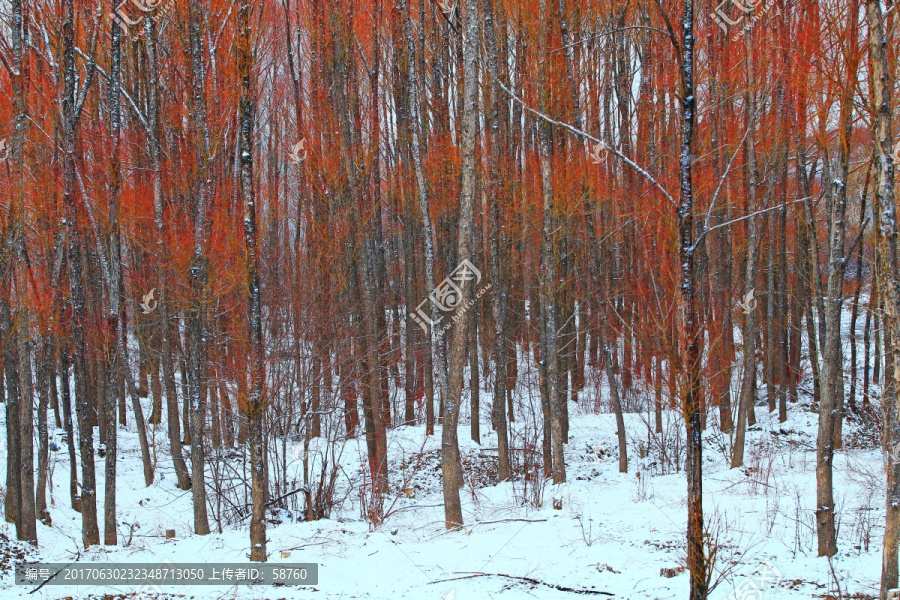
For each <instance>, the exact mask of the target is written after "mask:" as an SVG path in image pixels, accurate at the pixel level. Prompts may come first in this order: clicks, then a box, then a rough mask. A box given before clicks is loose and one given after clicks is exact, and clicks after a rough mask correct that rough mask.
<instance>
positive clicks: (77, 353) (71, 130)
mask: <svg viewBox="0 0 900 600" xmlns="http://www.w3.org/2000/svg"><path fill="white" fill-rule="evenodd" d="M62 30H63V77H64V80H65V81H64V87H65V89H64V91H63V97H62V120H61V121H62V132H63V138H62V146H63V180H64V181H63V198H64V204H65V206H66V229H67V231H66V237H67V239H68V244H69V247H68V254H69V287H70V297H69V303H70V305H71V315H72V323H71V338H72V356H73V358H74V366H75V400H76V402H77V404H76V407H77V409H76V412H77V415H78V430H79V446H80V451H81V470H82V477H81V535H82V543H83V544H84V546H85V547H87V546H92V545H94V544H99V543H100V530H99V527H98V523H97V481H96V471H95V468H94V432H93V407H94V406H96V404H97V402H96V398H95V397H94V394H93V393H92V392H89V390H90V386H89V385H88V377H89V375H90V374H89V372H88V358H89V357H88V348H87V345H86V344H85V336H84V331H85V329H86V326H87V311H86V307H85V290H84V278H83V263H82V254H81V248H82V236H81V230H80V227H79V226H78V223H79V222H80V221H81V219H79V216H78V200H77V198H76V195H77V192H76V185H75V153H76V144H75V140H76V133H77V132H76V128H77V126H78V116H79V110H80V106H78V105H76V103H78V98H77V97H76V81H75V80H76V68H75V10H74V1H73V0H63V25H62ZM85 93H86V88H85ZM89 394H91V395H90V396H89Z"/></svg>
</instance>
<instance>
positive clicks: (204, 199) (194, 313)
mask: <svg viewBox="0 0 900 600" xmlns="http://www.w3.org/2000/svg"><path fill="white" fill-rule="evenodd" d="M201 9H202V7H201V5H200V1H199V0H191V2H190V4H189V22H188V32H189V36H188V37H189V39H190V59H191V78H190V79H191V93H192V105H191V116H192V119H193V121H194V126H195V127H196V132H197V136H198V137H199V140H198V143H197V152H198V154H199V156H198V157H197V158H198V160H197V164H198V177H197V181H196V194H197V197H196V201H195V210H196V213H195V217H194V219H195V220H194V255H193V257H192V259H191V265H190V269H189V273H188V275H189V280H190V288H191V301H190V307H189V310H188V319H187V323H188V325H187V328H188V331H187V333H188V338H189V348H188V372H189V373H188V375H189V377H188V389H189V393H190V397H189V399H188V400H189V402H190V433H191V440H192V443H191V490H192V497H193V504H194V533H196V534H197V535H207V534H208V533H209V531H210V530H209V517H208V515H207V507H206V475H205V463H206V457H205V450H204V446H203V443H204V422H205V418H206V410H205V408H206V402H205V398H204V395H205V389H206V382H205V366H206V349H207V340H206V337H207V323H206V302H205V299H206V288H207V285H208V283H209V258H208V257H207V256H206V244H207V222H206V221H207V209H208V206H209V201H210V194H209V178H210V176H211V173H210V168H209V161H210V139H209V132H208V129H207V124H206V66H205V62H204V61H205V55H206V44H205V43H204V41H203V36H204V31H203V28H202V23H203V21H204V19H203V16H202V13H201Z"/></svg>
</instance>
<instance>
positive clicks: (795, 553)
mask: <svg viewBox="0 0 900 600" xmlns="http://www.w3.org/2000/svg"><path fill="white" fill-rule="evenodd" d="M589 385H590V384H589ZM521 391H522V390H521V387H520V392H521ZM593 394H594V393H587V391H586V392H585V393H584V394H583V395H582V396H583V398H582V400H581V402H579V403H578V404H574V403H572V404H570V411H571V429H570V439H569V443H568V445H567V447H566V460H567V463H568V481H567V482H566V483H565V484H563V485H560V486H553V485H550V484H549V483H548V484H546V485H545V486H544V487H543V489H542V490H540V489H536V488H534V482H533V481H526V480H525V479H524V478H523V477H521V476H519V477H517V478H516V480H515V481H513V482H511V483H503V484H500V485H493V484H492V481H494V480H495V475H494V472H493V470H492V469H495V468H496V467H495V464H496V451H495V449H496V447H497V443H496V437H495V435H494V434H493V432H491V431H490V417H489V414H487V413H485V414H484V415H483V417H482V437H483V439H482V445H481V446H479V445H477V444H474V443H473V442H471V441H469V440H468V424H466V423H461V424H460V429H459V432H460V444H461V450H462V453H463V463H464V465H465V466H466V487H465V488H464V489H463V490H462V500H463V512H464V516H465V528H464V529H463V530H461V531H447V530H445V529H444V526H443V508H442V506H441V502H442V497H441V487H440V469H439V464H440V463H439V460H438V452H439V442H440V426H438V428H437V436H432V437H429V438H426V436H425V430H424V427H400V428H395V429H392V430H390V432H389V457H390V460H391V490H392V492H391V495H390V496H389V497H388V498H387V500H386V502H385V504H386V506H387V507H388V516H387V518H386V520H385V521H384V522H383V523H382V524H380V525H378V526H370V524H368V523H367V522H366V521H365V520H364V519H362V518H361V512H360V508H359V502H358V500H359V498H358V495H356V494H355V493H348V492H347V486H348V481H349V478H350V477H351V476H353V474H355V473H358V472H359V467H360V464H361V463H360V459H362V458H364V456H365V442H364V440H363V439H354V440H350V441H349V442H347V446H346V447H345V449H344V451H343V454H342V456H341V464H342V471H341V472H342V476H341V478H340V479H339V481H338V493H337V494H336V496H337V497H338V498H339V499H340V504H339V505H338V506H336V507H335V509H334V510H333V511H332V513H331V515H330V517H331V518H329V519H324V520H319V521H312V522H303V521H300V520H297V519H294V518H289V517H288V516H287V515H286V514H281V515H279V516H280V518H279V520H280V521H282V522H281V523H280V524H277V525H269V528H268V530H267V534H268V539H269V542H268V550H269V552H270V558H269V560H270V561H272V562H275V563H277V562H283V563H289V562H290V563H294V562H315V563H318V564H319V582H318V584H317V585H315V586H311V587H287V586H284V587H267V588H259V587H255V588H245V587H242V588H235V587H198V586H194V587H190V588H182V587H177V588H176V587H172V588H168V587H167V588H162V589H163V591H164V592H166V593H171V594H172V595H174V596H175V597H182V596H183V597H186V598H210V599H212V598H241V599H251V598H272V599H278V598H286V599H287V598H316V599H322V600H324V599H334V600H338V599H345V598H347V599H349V598H371V599H384V600H388V599H390V600H396V599H399V598H408V599H411V600H420V599H428V598H434V599H440V598H444V599H447V600H470V599H472V600H482V599H489V598H509V599H518V598H541V599H544V598H546V599H548V600H552V599H556V598H572V597H579V596H583V595H590V596H592V597H609V596H607V595H606V594H609V595H612V596H613V597H615V598H647V599H660V600H663V599H667V598H679V599H681V598H687V596H688V577H689V576H688V574H687V572H685V571H683V570H682V569H681V568H682V567H683V566H684V562H685V552H684V531H685V520H686V507H685V491H686V483H685V478H684V473H683V471H681V470H680V469H679V470H678V471H677V472H676V471H675V466H674V465H673V464H669V465H668V466H666V465H664V464H663V462H662V460H661V457H660V456H659V451H658V440H655V439H649V442H648V431H647V426H646V422H647V415H646V414H640V413H631V414H628V415H626V426H627V429H628V439H629V459H630V461H629V470H630V472H629V473H627V474H620V473H619V472H618V462H617V454H616V452H617V444H616V437H615V419H614V417H613V415H612V414H609V413H608V412H604V411H601V414H594V413H593V411H592V410H591V409H590V405H592V404H594V405H596V403H595V402H594V401H593V399H592V396H593ZM603 398H604V400H605V399H607V398H608V395H607V394H606V393H605V391H604V393H603ZM522 402H523V404H525V405H527V404H528V403H529V402H532V400H528V399H522ZM600 404H601V406H602V403H600ZM489 405H490V396H489V394H487V393H485V394H484V396H483V399H482V406H483V407H484V408H485V410H487V409H486V407H487V406H489ZM147 408H148V409H149V407H147ZM538 410H539V408H538ZM0 412H2V411H0ZM526 412H527V411H520V413H521V414H517V418H518V420H517V421H516V423H514V424H513V427H514V428H515V431H516V432H517V433H516V436H517V437H515V440H516V441H518V442H519V443H520V444H521V443H522V441H523V440H525V439H526V437H527V435H529V434H528V429H529V428H532V430H533V424H530V423H529V422H528V419H527V418H525V416H526ZM757 415H758V418H759V423H758V424H757V427H754V428H753V430H751V432H750V434H749V436H748V444H747V453H746V457H747V458H746V468H745V469H729V468H728V460H727V453H728V451H729V442H728V440H727V437H725V436H722V435H721V434H719V433H717V431H716V428H715V427H714V426H712V423H710V427H709V429H708V430H707V432H706V434H705V443H704V447H705V448H704V509H705V514H706V521H707V527H708V529H709V545H710V546H711V547H713V548H715V550H716V552H715V556H716V564H715V567H714V573H713V581H714V582H718V585H717V587H716V588H715V590H714V591H713V593H712V595H711V598H713V599H714V600H717V599H724V598H726V597H728V596H729V595H730V594H734V595H733V596H732V597H736V598H737V600H751V599H752V600H758V599H759V598H764V599H765V600H774V599H775V598H777V597H779V596H781V597H783V598H784V599H785V600H789V599H793V598H797V599H799V598H826V597H828V594H831V595H833V596H835V597H838V590H837V588H836V587H835V583H834V582H835V579H836V580H837V582H838V584H839V586H840V594H842V595H843V597H844V598H847V597H853V598H872V597H874V596H877V593H878V580H879V574H880V562H881V544H882V538H883V533H884V462H883V461H884V458H883V457H882V455H881V452H880V450H879V449H877V448H875V447H874V446H873V445H872V444H871V443H868V444H863V443H862V442H861V441H858V440H861V439H862V437H863V436H861V435H859V432H858V426H857V425H856V424H854V423H853V422H849V421H848V422H847V423H846V424H845V427H844V434H845V440H847V443H846V444H845V448H844V449H843V450H841V451H840V452H839V453H838V455H837V458H836V461H835V496H836V500H837V506H838V518H839V544H838V545H839V549H840V552H839V554H838V555H837V556H836V557H835V558H834V559H833V560H832V561H831V564H829V561H828V560H826V559H823V558H817V557H816V540H815V531H814V520H813V510H814V506H815V476H814V473H815V428H816V422H817V417H816V415H815V414H814V413H812V412H810V410H809V406H808V397H807V396H804V397H803V398H802V399H801V402H800V403H798V404H796V405H792V406H791V407H790V413H789V420H788V422H787V423H784V424H779V423H778V422H777V419H776V417H775V415H772V416H770V415H769V414H768V413H767V411H766V409H765V407H764V406H758V407H757ZM666 421H667V435H668V436H669V442H670V443H669V449H668V451H667V452H668V453H669V458H670V460H671V459H675V461H674V462H675V463H676V464H677V461H678V460H679V458H678V457H679V455H678V454H677V453H678V450H677V446H678V436H677V434H679V433H680V432H681V425H680V423H679V422H678V420H677V419H676V418H675V417H674V416H673V415H672V414H671V413H669V414H668V415H667V418H666ZM0 432H5V427H0ZM60 435H61V431H57V432H56V433H55V437H54V439H56V440H57V445H58V446H59V450H58V451H54V452H52V453H51V455H52V456H51V460H52V498H53V504H52V506H51V507H50V512H51V515H52V518H53V525H52V527H47V526H45V525H43V524H41V523H39V524H38V536H39V541H40V547H39V548H38V549H37V550H34V551H32V550H27V549H26V552H27V560H29V561H38V560H39V561H42V562H73V561H92V562H97V561H100V562H103V561H115V562H154V563H156V562H161V561H163V560H166V559H168V560H170V561H172V562H176V563H177V562H197V561H204V562H241V561H247V557H248V543H249V542H248V533H247V528H246V522H245V523H244V524H243V525H241V524H236V525H232V526H227V527H226V528H225V530H224V532H223V533H218V532H217V528H216V527H215V524H214V523H212V524H213V529H214V532H213V533H212V534H210V535H207V536H195V535H193V534H192V530H193V527H192V510H191V495H190V492H185V491H182V490H179V489H178V488H176V486H175V476H174V472H173V469H172V465H171V460H170V459H169V455H168V446H167V444H166V441H165V435H164V431H163V429H162V428H157V430H156V431H155V439H156V448H157V476H156V481H155V482H154V484H153V485H152V486H151V487H149V488H145V487H144V485H143V475H142V472H141V465H140V454H139V450H138V444H137V438H136V434H135V433H134V430H133V425H132V423H129V427H128V428H125V429H122V428H120V434H119V440H120V441H119V445H120V450H119V452H120V457H119V460H120V462H119V466H118V508H119V514H118V519H119V544H120V545H119V546H116V547H103V546H99V547H92V548H90V549H88V550H85V549H84V548H83V547H82V545H81V517H80V515H79V514H78V513H76V512H74V511H73V510H71V509H70V508H69V502H68V476H69V475H68V469H69V464H68V454H67V452H66V446H65V443H64V442H62V441H61V439H60ZM530 435H531V436H532V438H533V437H534V436H533V433H531V434H530ZM652 437H653V438H655V437H656V436H655V435H654V436H652ZM3 445H4V446H5V443H4V444H3ZM648 446H649V448H650V450H649V451H648V450H647V448H648ZM520 447H521V445H520ZM492 449H493V450H492ZM538 450H539V446H538ZM681 452H682V454H681V455H680V456H681V458H680V460H683V450H682V451H681ZM642 455H643V456H642ZM293 456H296V454H294V455H293ZM519 462H521V461H519ZM299 468H300V467H299V462H296V463H295V464H292V465H291V466H289V472H294V474H295V475H296V472H295V471H296V470H298V469H299ZM4 469H5V461H2V462H0V482H3V481H5V472H4ZM97 469H98V481H99V487H100V489H99V490H98V509H99V511H100V521H101V530H102V505H103V503H102V500H103V487H102V486H103V483H102V482H103V481H104V478H103V470H104V468H103V460H102V459H99V458H98V460H97ZM348 474H349V475H348ZM484 482H487V483H488V484H489V485H487V487H482V485H484ZM538 484H539V486H540V482H538ZM473 486H474V487H473ZM404 490H405V491H404ZM554 499H555V500H557V502H556V503H555V502H554ZM538 501H540V502H541V505H540V506H538V505H537V504H538ZM554 504H556V505H557V507H559V505H560V504H561V508H554ZM211 520H212V519H211ZM0 527H2V533H3V534H4V535H5V536H8V537H11V538H15V532H14V530H13V529H12V526H10V525H6V524H3V525H2V526H0ZM167 529H175V531H176V537H175V538H174V539H166V537H165V530H167ZM101 537H102V531H101ZM4 548H5V549H2V554H4V555H7V556H8V555H10V554H15V552H16V551H17V548H21V546H18V545H17V544H15V543H11V542H5V543H4ZM282 551H290V556H289V557H288V558H282V557H281V556H282V554H281V553H282ZM764 561H768V562H766V563H764ZM761 564H763V565H765V566H764V568H766V569H770V572H769V577H768V578H767V579H766V580H765V581H763V580H762V579H760V577H759V575H758V574H757V575H756V576H751V574H752V573H753V571H754V570H756V569H757V568H758V567H759V566H760V565H761ZM8 565H9V561H7V562H6V567H7V568H4V570H3V574H2V578H0V598H34V599H39V598H40V599H44V598H46V599H56V598H88V597H91V596H94V597H106V598H115V597H120V596H119V595H121V596H125V597H130V596H133V595H135V592H136V590H135V589H133V588H114V587H78V588H75V587H50V586H45V587H43V588H41V589H40V590H38V591H36V592H33V590H34V587H35V586H17V585H14V584H13V577H12V573H11V571H10V570H9V568H8ZM771 569H776V570H777V572H778V573H780V576H777V575H773V574H772V573H773V571H771ZM662 570H667V572H666V574H667V575H674V576H671V577H666V576H663V575H662V574H661V572H662ZM755 586H761V587H762V588H764V594H763V595H762V596H760V595H759V594H756V595H751V594H749V592H748V590H750V591H752V590H753V589H754V588H755ZM735 589H737V590H738V592H737V593H735V592H734V590H735ZM740 590H743V592H742V591H740ZM585 591H586V592H587V593H586V594H585ZM32 592H33V593H32ZM578 592H582V593H580V594H579V593H578ZM591 592H594V593H591ZM596 592H604V593H605V594H597V593H596ZM854 594H855V595H854ZM161 597H166V596H165V595H163V596H161Z"/></svg>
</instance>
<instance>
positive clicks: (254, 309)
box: [235, 0, 318, 562]
mask: <svg viewBox="0 0 900 600" xmlns="http://www.w3.org/2000/svg"><path fill="white" fill-rule="evenodd" d="M251 10H252V5H251V3H250V0H241V2H240V5H239V8H238V42H237V44H236V45H235V52H236V53H237V63H238V76H239V77H240V79H241V98H240V109H239V110H240V145H241V161H240V166H241V197H242V199H243V207H244V245H245V247H246V251H247V305H248V306H249V310H250V314H249V322H248V326H249V340H250V355H249V357H248V362H249V367H250V368H249V374H248V375H249V380H250V393H249V396H248V398H247V406H246V408H245V410H244V412H245V414H246V416H247V420H248V423H249V425H248V428H249V436H250V476H251V484H250V487H251V498H252V503H253V506H252V510H251V516H250V560H252V561H255V562H265V561H266V501H267V497H268V493H267V492H268V489H267V487H268V465H267V461H266V457H265V438H264V431H263V424H264V423H265V395H264V390H263V382H264V372H263V369H264V362H263V360H264V352H265V348H264V346H263V327H262V298H261V296H260V276H259V246H258V242H257V231H256V201H255V195H254V189H253V151H254V145H253V131H254V127H253V125H254V123H253V119H254V116H255V114H254V113H255V97H254V93H255V88H254V81H253V43H252V41H251V33H252V29H251V16H252V15H251ZM317 383H318V382H317Z"/></svg>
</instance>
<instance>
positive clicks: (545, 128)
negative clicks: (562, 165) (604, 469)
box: [538, 0, 566, 483]
mask: <svg viewBox="0 0 900 600" xmlns="http://www.w3.org/2000/svg"><path fill="white" fill-rule="evenodd" d="M540 7H541V8H540V10H541V14H547V0H541V2H540ZM548 37H549V28H545V29H544V32H543V33H542V35H541V46H540V47H541V48H542V49H543V51H544V52H546V51H547V48H548V44H549V40H548ZM540 69H541V74H542V77H541V78H542V79H543V80H544V81H546V80H547V76H548V74H549V73H548V70H547V69H548V67H547V61H546V60H541V67H540ZM549 104H550V102H549V89H548V88H547V86H541V92H540V100H539V105H540V110H541V112H542V113H544V114H547V110H548V107H549ZM552 137H553V133H552V130H551V127H550V124H549V123H547V122H546V121H544V120H542V121H541V122H540V123H538V154H539V156H540V163H541V193H542V196H543V209H542V215H543V217H542V219H543V226H542V235H541V272H540V309H541V318H540V322H541V361H542V362H543V365H544V371H545V373H546V394H547V400H546V404H547V406H548V407H549V411H548V412H549V416H550V448H551V456H550V459H551V469H552V475H553V483H562V482H564V481H565V480H566V462H565V457H564V454H563V426H562V407H561V406H560V402H559V380H560V369H559V353H558V342H557V318H556V317H557V309H558V301H557V297H556V290H555V287H556V285H557V281H556V262H555V260H556V259H555V253H554V251H553V247H554V239H555V235H554V222H555V218H554V217H555V210H556V209H555V205H554V199H553V167H552V164H551V160H550V152H551V148H552V145H553V139H552Z"/></svg>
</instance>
